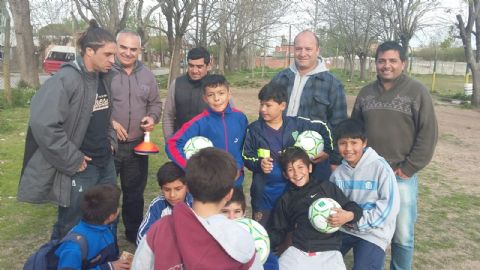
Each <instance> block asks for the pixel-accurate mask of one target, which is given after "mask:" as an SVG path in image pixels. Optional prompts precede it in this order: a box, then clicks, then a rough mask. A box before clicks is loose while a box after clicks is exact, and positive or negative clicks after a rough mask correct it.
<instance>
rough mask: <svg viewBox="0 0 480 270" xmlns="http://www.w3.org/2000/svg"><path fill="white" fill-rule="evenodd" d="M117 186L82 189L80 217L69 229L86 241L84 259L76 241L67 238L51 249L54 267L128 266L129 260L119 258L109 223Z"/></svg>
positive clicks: (115, 205) (114, 209)
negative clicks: (84, 190) (81, 214)
mask: <svg viewBox="0 0 480 270" xmlns="http://www.w3.org/2000/svg"><path fill="white" fill-rule="evenodd" d="M120 193H121V192H120V188H118V187H117V186H116V185H113V184H102V185H96V186H94V187H92V188H90V189H89V190H87V191H86V192H85V195H84V196H83V200H82V202H81V206H80V208H81V210H82V213H83V216H82V220H81V221H80V223H78V224H77V225H76V226H75V227H73V228H72V230H71V232H74V233H77V234H79V235H81V236H83V237H84V238H85V240H86V243H87V251H88V254H87V257H86V262H84V261H83V260H82V250H81V247H80V245H79V243H78V242H76V241H72V240H68V241H65V242H63V243H62V244H61V245H60V246H59V247H58V248H57V249H56V251H55V255H56V256H57V257H58V266H57V269H99V270H100V269H128V268H129V267H130V263H129V262H127V261H126V260H123V259H119V256H118V255H119V252H118V246H117V239H116V236H115V235H114V234H113V232H112V225H111V224H112V223H113V222H114V221H115V220H116V219H117V217H118V213H119V209H118V206H119V200H120ZM85 264H86V265H85Z"/></svg>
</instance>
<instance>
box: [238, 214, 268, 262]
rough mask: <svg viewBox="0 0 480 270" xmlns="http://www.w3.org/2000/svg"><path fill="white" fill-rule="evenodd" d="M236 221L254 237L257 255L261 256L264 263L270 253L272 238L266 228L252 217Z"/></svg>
mask: <svg viewBox="0 0 480 270" xmlns="http://www.w3.org/2000/svg"><path fill="white" fill-rule="evenodd" d="M235 221H236V222H237V224H239V225H240V227H242V228H244V229H245V230H247V232H249V233H250V235H251V236H252V237H253V241H254V243H255V249H256V251H257V256H259V257H260V260H261V262H262V264H264V263H265V262H266V261H267V258H268V255H269V254H270V238H269V237H268V233H267V231H266V230H265V228H263V226H262V225H260V223H258V222H256V221H255V220H253V219H250V218H239V219H236V220H235Z"/></svg>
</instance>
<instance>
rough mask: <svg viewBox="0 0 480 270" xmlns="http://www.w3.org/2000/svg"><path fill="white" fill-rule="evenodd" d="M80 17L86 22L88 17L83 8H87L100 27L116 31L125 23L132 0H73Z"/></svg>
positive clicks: (122, 27)
mask: <svg viewBox="0 0 480 270" xmlns="http://www.w3.org/2000/svg"><path fill="white" fill-rule="evenodd" d="M74 1H75V5H76V7H77V12H78V14H79V15H80V17H81V18H82V19H83V20H84V21H86V22H88V21H89V20H90V18H89V17H88V16H87V15H86V14H85V12H84V10H85V9H86V10H88V11H89V12H90V13H91V15H92V16H93V18H95V20H96V21H97V22H98V25H100V26H101V27H102V28H105V29H106V30H108V31H109V32H110V33H112V34H116V33H118V32H119V31H120V30H122V29H124V28H125V27H126V25H127V18H128V15H129V9H130V4H131V3H132V2H133V1H132V0H123V1H119V0H98V1H90V0H74Z"/></svg>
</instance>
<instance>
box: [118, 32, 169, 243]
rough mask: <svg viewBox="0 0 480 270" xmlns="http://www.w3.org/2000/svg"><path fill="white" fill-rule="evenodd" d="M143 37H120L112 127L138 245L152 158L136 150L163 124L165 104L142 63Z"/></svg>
mask: <svg viewBox="0 0 480 270" xmlns="http://www.w3.org/2000/svg"><path fill="white" fill-rule="evenodd" d="M140 51H141V39H140V36H139V35H138V34H137V33H136V32H133V31H128V30H123V31H120V32H119V33H118V35H117V54H116V61H115V64H114V65H113V68H114V69H115V70H116V71H117V72H118V73H117V74H116V75H115V77H114V78H113V80H112V101H113V111H112V120H113V121H112V123H113V128H114V129H115V131H116V134H117V138H118V150H117V151H116V153H115V168H116V171H117V175H120V183H121V187H122V193H123V196H122V200H123V203H122V218H123V224H124V225H125V236H126V238H127V240H128V241H130V242H132V243H135V241H136V238H137V231H138V227H139V226H140V224H141V223H142V220H143V206H144V199H143V193H144V191H145V186H146V184H147V175H148V156H145V155H137V154H135V152H134V150H133V148H134V147H135V146H137V145H138V144H139V143H141V142H142V141H143V137H144V132H145V131H152V130H153V127H154V125H155V124H156V123H158V121H159V120H160V114H161V110H162V103H161V101H160V97H159V94H158V87H157V82H156V80H155V76H154V75H153V73H152V72H151V71H150V70H148V69H147V68H146V67H145V66H144V65H143V64H142V63H141V62H140V61H138V56H139V54H140Z"/></svg>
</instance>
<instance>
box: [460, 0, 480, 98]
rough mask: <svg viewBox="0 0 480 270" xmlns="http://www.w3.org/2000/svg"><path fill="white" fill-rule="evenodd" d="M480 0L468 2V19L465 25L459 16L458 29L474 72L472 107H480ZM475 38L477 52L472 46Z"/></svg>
mask: <svg viewBox="0 0 480 270" xmlns="http://www.w3.org/2000/svg"><path fill="white" fill-rule="evenodd" d="M479 1H480V0H470V1H468V18H467V22H466V23H465V22H464V20H463V17H462V15H461V14H458V15H457V21H458V24H457V27H458V30H459V32H460V38H461V39H462V43H463V49H464V51H465V58H466V59H467V63H468V65H469V67H470V70H471V71H472V81H473V93H472V105H473V106H475V107H478V106H480V50H479V49H478V48H480V16H479V14H480V3H479ZM472 37H473V38H474V40H473V41H474V42H475V47H476V48H477V49H476V50H474V49H473V46H472Z"/></svg>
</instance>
